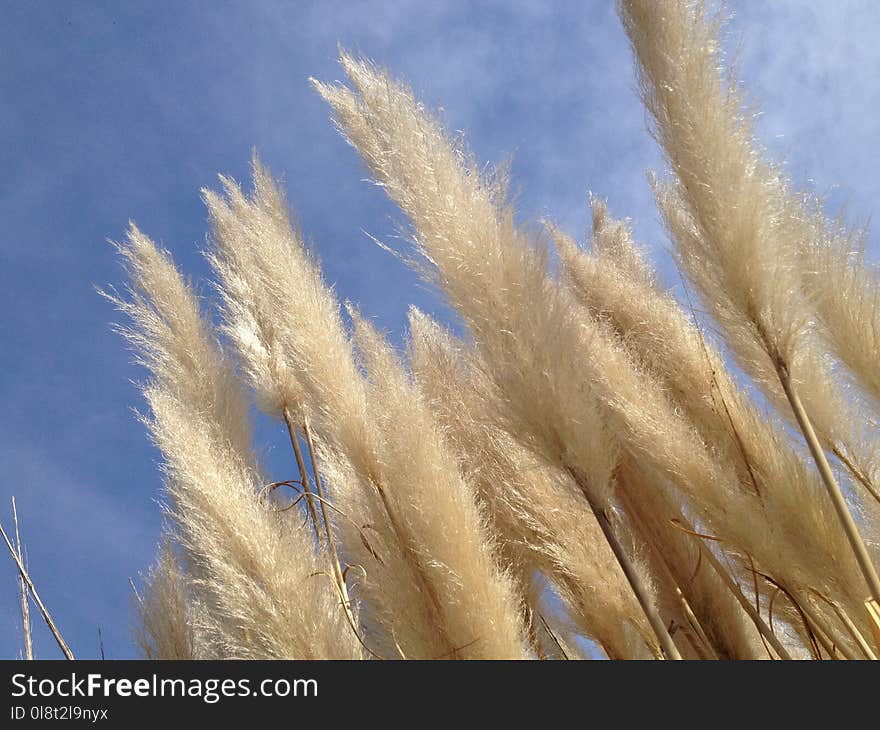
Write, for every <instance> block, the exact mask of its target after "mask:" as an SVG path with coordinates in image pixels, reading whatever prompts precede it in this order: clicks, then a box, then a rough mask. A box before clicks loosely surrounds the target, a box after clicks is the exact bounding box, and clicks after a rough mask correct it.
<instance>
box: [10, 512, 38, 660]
mask: <svg viewBox="0 0 880 730" xmlns="http://www.w3.org/2000/svg"><path fill="white" fill-rule="evenodd" d="M12 520H13V522H14V523H15V549H16V551H17V552H18V559H19V561H21V563H22V565H23V564H24V557H23V556H22V550H21V535H19V533H18V510H17V509H16V507H15V497H13V498H12ZM18 588H19V590H18V592H19V597H20V599H21V624H22V627H23V628H24V654H25V658H26V659H28V660H33V658H34V646H33V641H32V639H31V615H30V609H29V607H28V593H27V583H25V581H24V577H23V576H22V575H21V574H20V573H19V576H18Z"/></svg>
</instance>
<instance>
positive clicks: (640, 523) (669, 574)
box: [618, 477, 718, 659]
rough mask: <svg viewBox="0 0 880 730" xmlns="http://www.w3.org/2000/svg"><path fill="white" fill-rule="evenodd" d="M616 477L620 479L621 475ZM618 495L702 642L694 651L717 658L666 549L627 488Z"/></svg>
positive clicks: (691, 640) (619, 491) (689, 636)
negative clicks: (682, 588)
mask: <svg viewBox="0 0 880 730" xmlns="http://www.w3.org/2000/svg"><path fill="white" fill-rule="evenodd" d="M618 478H619V479H621V480H622V477H618ZM621 486H626V482H624V481H621ZM618 497H619V499H620V500H621V506H622V507H623V510H624V512H626V514H627V515H628V516H629V518H630V522H631V523H632V525H633V528H634V529H635V530H637V531H638V533H639V536H640V537H641V539H642V541H643V542H644V544H645V545H646V546H647V547H648V548H649V549H650V550H651V552H652V554H653V555H654V557H655V558H656V560H657V563H658V567H660V568H662V571H663V573H664V574H665V577H666V579H667V581H668V583H669V586H668V588H669V589H671V590H672V592H673V593H674V594H675V601H676V602H677V603H678V605H679V607H680V609H681V612H682V616H683V617H684V618H685V620H686V621H687V622H688V624H689V625H690V627H691V628H692V629H693V630H694V631H695V632H696V634H697V636H698V637H699V639H700V641H702V642H703V644H704V648H702V649H699V648H697V647H694V649H695V651H696V652H697V654H698V655H699V656H700V658H701V659H708V658H711V659H718V655H717V653H716V652H715V648H714V647H713V646H712V643H711V642H710V641H709V637H708V636H706V632H705V631H704V629H703V627H702V625H701V624H700V621H699V619H697V617H696V615H695V614H694V612H693V610H692V609H691V606H690V604H689V603H688V600H687V598H686V597H685V595H684V592H683V591H682V590H681V585H680V582H679V580H678V578H677V577H676V574H675V572H674V571H673V569H672V565H670V562H669V560H668V559H667V557H666V551H665V550H663V548H662V546H661V545H660V544H659V543H658V539H659V538H657V537H656V535H654V534H653V533H652V531H651V530H650V529H649V528H648V526H647V524H646V517H645V515H644V514H643V512H642V510H640V509H639V506H638V502H637V501H636V500H635V499H633V498H632V497H631V495H630V491H629V489H628V488H623V489H620V490H618ZM682 537H683V536H682ZM685 636H686V638H687V639H688V642H689V643H690V644H691V645H692V646H694V639H693V637H692V636H691V635H690V633H688V632H687V631H685Z"/></svg>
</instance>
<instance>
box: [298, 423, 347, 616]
mask: <svg viewBox="0 0 880 730" xmlns="http://www.w3.org/2000/svg"><path fill="white" fill-rule="evenodd" d="M303 434H304V435H305V437H306V445H307V446H308V447H309V457H310V459H311V462H312V474H314V476H315V491H316V492H317V494H318V504H319V505H320V507H321V519H322V520H323V521H324V534H325V535H326V537H327V551H328V552H329V553H330V564H331V566H332V568H333V575H334V577H335V578H336V582H337V583H338V584H339V592H340V595H341V596H342V601H343V605H344V607H345V611H346V613H348V614H349V617H350V618H351V620H352V623H353V624H354V617H353V616H351V599H350V598H349V596H348V588H347V587H346V585H345V578H344V577H343V575H342V567H341V566H340V564H339V553H338V552H337V550H336V542H335V541H334V540H333V533H332V531H331V529H330V520H329V519H328V517H327V506H326V504H325V497H324V485H323V483H322V481H321V473H320V471H319V470H318V458H317V456H316V454H315V444H314V441H313V440H312V430H311V429H310V428H309V419H308V418H307V417H306V416H305V415H304V416H303Z"/></svg>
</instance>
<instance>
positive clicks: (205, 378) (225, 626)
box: [117, 226, 361, 659]
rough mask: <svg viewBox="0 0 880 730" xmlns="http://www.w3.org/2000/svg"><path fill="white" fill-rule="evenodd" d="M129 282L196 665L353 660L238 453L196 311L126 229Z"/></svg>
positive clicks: (157, 254)
mask: <svg viewBox="0 0 880 730" xmlns="http://www.w3.org/2000/svg"><path fill="white" fill-rule="evenodd" d="M120 252H121V253H122V255H123V256H124V259H125V263H126V267H127V269H128V273H129V275H130V278H131V292H130V298H129V300H128V301H120V300H117V303H118V304H119V306H120V308H122V309H123V311H125V312H126V313H127V314H128V315H129V316H130V318H131V320H132V325H131V326H130V328H128V329H126V330H125V333H126V334H127V336H128V337H129V339H130V340H131V341H132V342H133V343H134V344H135V345H136V347H137V349H138V355H139V357H140V359H141V361H142V362H143V363H144V364H145V365H147V367H149V369H150V371H151V374H152V378H151V380H149V381H148V382H147V383H146V384H145V385H144V386H143V390H144V395H145V397H146V399H147V402H148V403H149V405H150V409H151V411H152V417H151V418H150V419H149V420H148V421H147V422H148V424H149V426H150V429H151V431H152V434H153V437H154V439H155V441H156V444H157V445H158V447H159V448H160V450H161V451H162V455H163V460H164V464H163V469H164V471H165V474H166V477H167V480H166V487H167V490H168V494H169V497H170V498H171V500H170V501H171V504H170V507H169V513H170V517H171V519H172V520H173V521H174V523H175V534H176V535H177V539H178V540H179V542H180V544H181V546H182V548H183V550H184V555H185V559H186V569H187V571H188V575H189V580H188V583H189V586H190V590H191V591H192V594H193V596H194V599H195V600H197V601H198V602H199V603H200V604H201V605H202V607H203V609H204V610H200V611H199V612H198V614H197V615H198V616H199V618H200V619H201V620H202V621H203V622H204V625H202V626H198V627H195V629H196V630H197V631H199V632H200V635H202V636H207V637H210V641H211V642H212V646H210V647H207V648H206V649H205V652H206V655H207V656H215V657H230V658H297V659H313V658H337V659H344V658H357V657H359V656H360V654H361V651H360V647H359V645H358V643H357V641H356V638H355V637H354V635H353V634H352V632H351V631H350V630H349V629H348V627H347V626H346V623H345V619H344V614H343V612H342V610H341V608H340V607H339V605H338V598H337V596H336V595H335V592H334V590H333V588H332V586H330V585H328V584H326V583H325V582H322V581H321V580H320V579H319V578H316V577H315V575H314V574H315V573H317V572H319V571H320V570H321V569H322V565H321V564H320V562H319V561H318V559H317V558H316V555H315V551H314V543H313V541H312V538H311V535H310V533H309V532H308V531H307V530H306V529H305V528H304V527H301V526H299V525H298V524H285V525H284V526H282V523H281V520H280V518H279V516H278V515H277V514H276V513H274V512H273V510H272V507H271V506H270V505H269V504H267V503H266V502H265V501H263V500H262V499H261V498H260V497H259V495H258V490H259V489H260V487H261V483H262V480H261V478H260V476H259V473H258V471H257V469H256V466H255V464H254V459H253V457H252V455H251V452H250V448H249V445H248V442H249V428H248V424H247V417H246V412H247V402H246V400H245V398H244V396H243V394H242V392H241V389H240V387H239V385H238V382H237V380H236V377H235V374H234V372H233V370H232V368H231V366H230V364H229V363H228V361H226V360H225V359H224V356H223V355H222V353H221V352H220V350H219V349H218V347H217V345H216V343H215V341H214V339H213V337H212V335H211V332H210V328H209V326H208V324H207V322H205V321H204V320H203V319H202V317H201V315H200V313H199V306H198V301H197V299H196V297H195V295H194V294H193V292H192V290H191V289H190V288H189V287H188V286H187V285H186V283H185V282H184V281H183V279H182V278H181V277H180V275H179V274H178V273H177V271H176V270H175V268H174V265H173V263H172V261H171V258H170V256H169V255H168V253H167V252H165V251H161V250H159V249H157V248H156V246H155V245H154V244H153V243H152V241H150V240H149V239H148V238H147V237H146V236H144V235H143V234H142V233H140V231H138V230H137V229H136V228H135V227H134V226H132V228H131V230H130V232H129V236H128V242H127V243H126V244H123V245H121V246H120Z"/></svg>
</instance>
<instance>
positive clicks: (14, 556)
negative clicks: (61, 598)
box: [0, 525, 74, 659]
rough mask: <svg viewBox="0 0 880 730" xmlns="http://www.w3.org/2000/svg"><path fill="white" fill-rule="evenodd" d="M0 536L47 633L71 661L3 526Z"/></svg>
mask: <svg viewBox="0 0 880 730" xmlns="http://www.w3.org/2000/svg"><path fill="white" fill-rule="evenodd" d="M0 535H2V536H3V541H4V542H5V543H6V547H7V548H9V553H10V555H12V559H13V560H14V561H15V564H16V565H17V566H18V573H19V575H20V576H21V577H22V578H23V579H24V582H25V583H27V587H28V588H29V589H30V592H31V595H32V596H33V597H34V602H35V603H36V604H37V608H39V609H40V613H42V614H43V618H44V619H45V621H46V625H47V626H48V627H49V631H51V632H52V636H54V637H55V641H57V642H58V646H59V647H61V651H62V652H64V656H65V657H67V658H68V659H73V658H74V657H73V652H72V651H71V650H70V647H69V646H68V645H67V642H66V641H65V640H64V637H62V636H61V632H60V631H59V630H58V627H57V626H56V625H55V622H54V621H53V620H52V616H50V615H49V610H48V609H47V608H46V606H45V605H43V602H42V601H41V600H40V596H39V594H38V593H37V589H36V586H34V582H33V581H32V580H31V577H30V576H29V575H28V572H27V570H26V569H25V567H24V563H22V561H21V558H19V557H18V553H17V552H16V551H15V548H14V547H13V545H12V543H11V542H10V541H9V537H8V536H7V535H6V531H5V530H4V529H3V525H0Z"/></svg>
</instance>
